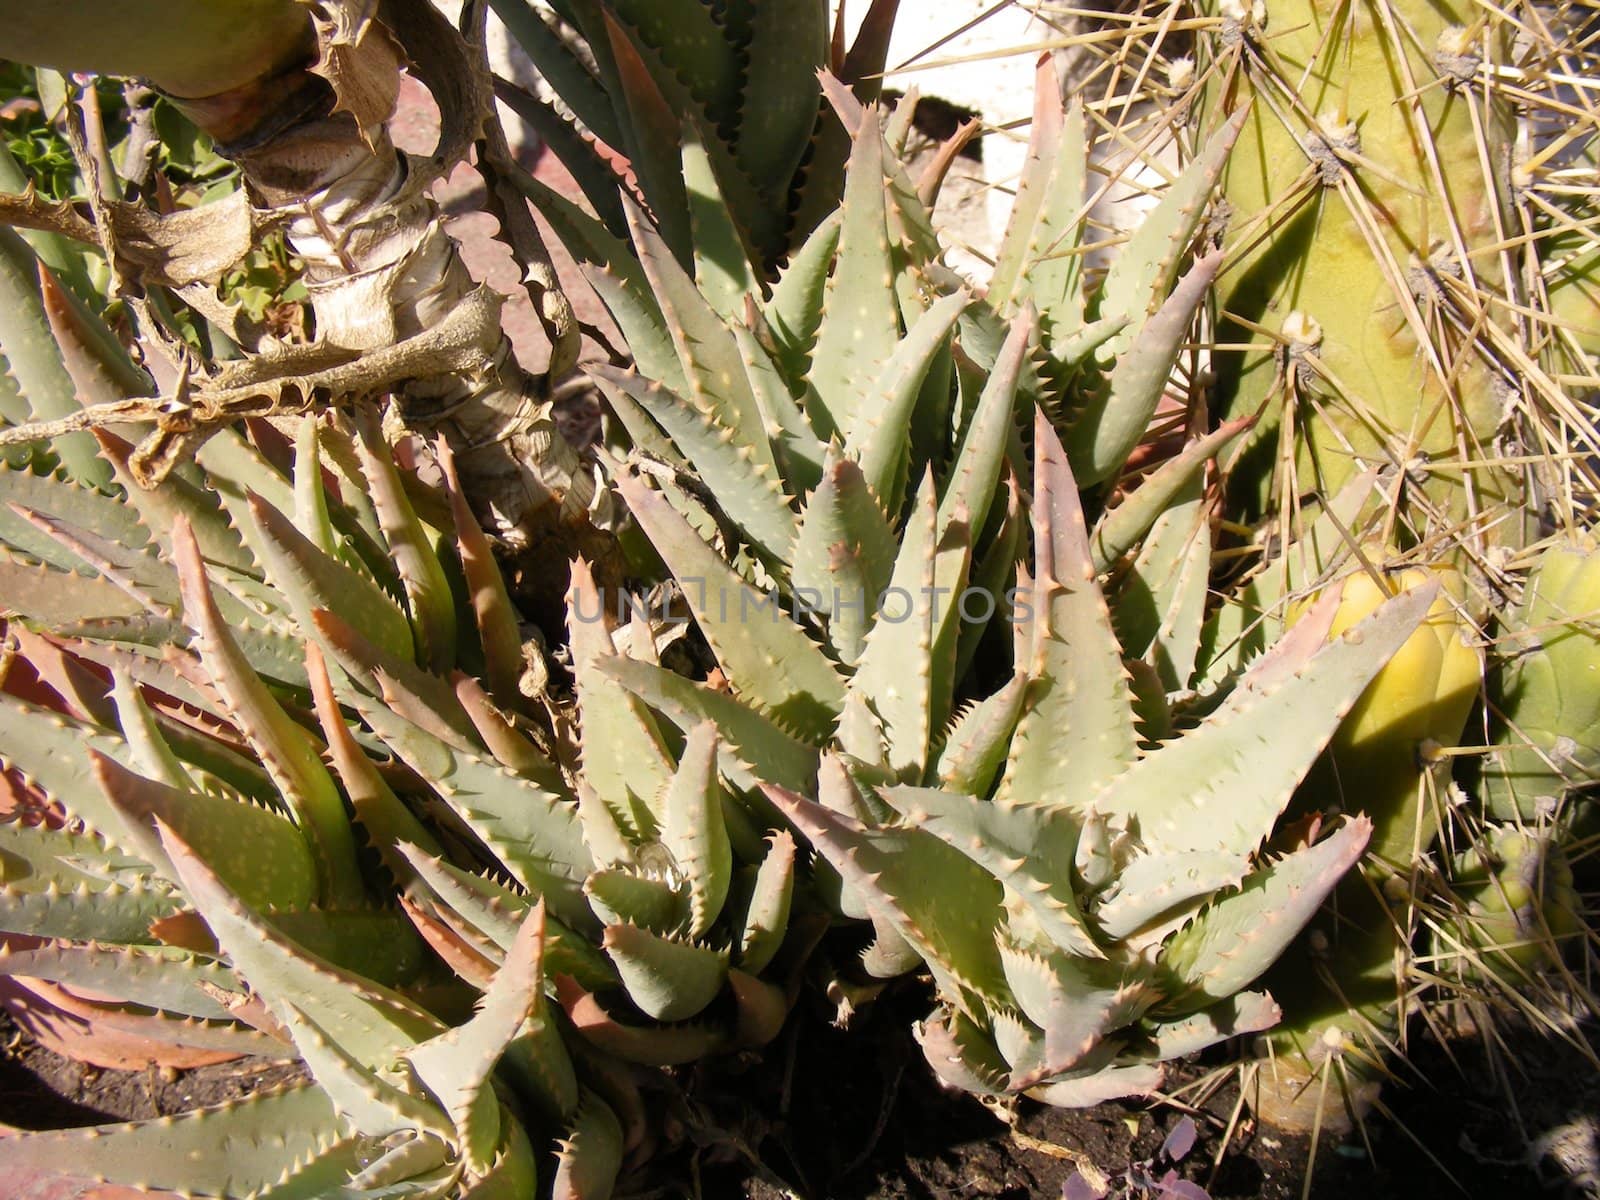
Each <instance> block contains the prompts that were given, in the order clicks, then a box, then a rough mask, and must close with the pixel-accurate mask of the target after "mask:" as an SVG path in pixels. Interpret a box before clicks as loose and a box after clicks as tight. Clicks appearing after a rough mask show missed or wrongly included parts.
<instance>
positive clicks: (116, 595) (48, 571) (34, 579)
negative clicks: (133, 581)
mask: <svg viewBox="0 0 1600 1200" xmlns="http://www.w3.org/2000/svg"><path fill="white" fill-rule="evenodd" d="M0 595H4V596H5V598H6V599H5V603H6V607H7V608H8V609H9V610H11V611H12V612H13V613H16V614H20V615H22V616H26V617H31V618H33V619H35V620H46V619H48V621H49V623H50V625H51V626H52V627H65V626H70V625H73V624H75V623H78V622H82V621H91V620H95V619H98V618H106V617H136V616H139V615H140V614H142V613H143V612H144V611H145V606H144V604H143V602H142V601H140V600H138V599H136V598H135V597H133V596H130V595H128V593H127V592H126V591H124V590H123V589H122V588H120V587H118V586H117V585H116V584H114V583H112V582H111V581H110V580H109V579H106V578H105V577H103V576H100V575H80V574H78V573H77V572H75V571H71V570H61V569H58V568H55V567H47V566H44V565H42V564H39V563H36V562H33V561H30V560H27V559H19V558H17V557H14V556H13V555H12V554H11V553H10V552H9V551H5V550H0ZM45 614H49V616H48V618H46V616H45Z"/></svg>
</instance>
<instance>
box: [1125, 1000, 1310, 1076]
mask: <svg viewBox="0 0 1600 1200" xmlns="http://www.w3.org/2000/svg"><path fill="white" fill-rule="evenodd" d="M1282 1019H1283V1010H1282V1009H1280V1008H1279V1007H1278V1005H1277V1002H1276V1001H1274V1000H1273V998H1272V997H1271V996H1269V995H1267V994H1266V993H1265V992H1240V993H1238V994H1237V995H1234V996H1228V997H1225V998H1224V999H1221V1000H1219V1001H1217V1002H1216V1003H1215V1004H1213V1005H1212V1006H1211V1007H1210V1008H1206V1009H1202V1010H1201V1011H1200V1012H1197V1013H1194V1014H1193V1015H1191V1016H1187V1017H1182V1018H1180V1019H1178V1020H1176V1021H1161V1022H1157V1023H1155V1024H1154V1025H1153V1026H1152V1027H1151V1028H1150V1030H1149V1033H1150V1037H1151V1039H1152V1040H1153V1041H1154V1042H1155V1046H1156V1053H1157V1054H1158V1055H1159V1056H1160V1057H1161V1058H1162V1059H1164V1060H1170V1059H1174V1058H1184V1057H1186V1056H1188V1055H1190V1054H1198V1053H1199V1052H1200V1051H1202V1050H1206V1049H1209V1048H1210V1047H1212V1046H1215V1045H1216V1044H1217V1043H1219V1042H1224V1041H1227V1040H1228V1039H1229V1038H1233V1037H1239V1036H1240V1035H1241V1034H1246V1033H1260V1032H1262V1031H1263V1030H1266V1029H1271V1028H1272V1027H1273V1026H1274V1025H1276V1024H1277V1023H1278V1022H1279V1021H1281V1020H1282Z"/></svg>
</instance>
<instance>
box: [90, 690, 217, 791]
mask: <svg viewBox="0 0 1600 1200" xmlns="http://www.w3.org/2000/svg"><path fill="white" fill-rule="evenodd" d="M110 688H112V699H114V702H115V706H117V725H118V726H120V728H122V734H123V738H126V739H128V749H130V752H131V755H133V762H134V765H136V768H138V770H139V771H141V773H142V774H146V776H147V778H150V779H154V781H155V782H160V784H166V786H168V787H176V789H181V790H190V792H192V790H197V789H195V786H194V779H190V778H189V773H187V771H186V770H184V765H182V763H181V762H179V760H178V755H176V754H173V750H171V747H170V746H168V744H166V741H165V739H163V738H162V731H160V726H158V725H157V722H155V715H154V714H152V712H150V709H149V706H147V704H146V702H144V698H142V696H139V690H138V685H134V682H133V677H131V675H130V674H128V672H126V670H122V669H118V670H114V672H112V677H110Z"/></svg>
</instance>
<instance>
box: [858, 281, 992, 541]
mask: <svg viewBox="0 0 1600 1200" xmlns="http://www.w3.org/2000/svg"><path fill="white" fill-rule="evenodd" d="M970 303H971V297H970V296H969V295H968V294H967V293H966V292H957V293H955V294H954V295H951V296H945V297H943V298H942V299H940V300H938V301H937V302H935V303H934V304H933V305H932V306H930V307H929V309H928V311H927V312H925V313H923V314H922V316H921V317H919V318H918V320H917V322H916V323H915V324H914V325H912V327H911V331H910V332H909V333H908V334H906V336H905V338H904V340H901V341H899V343H898V345H896V346H895V347H894V351H893V353H892V354H891V355H890V356H889V357H888V358H887V359H886V360H884V361H883V365H882V366H881V367H878V366H877V364H876V363H874V364H872V368H875V369H874V370H873V383H872V385H871V386H870V387H869V388H868V389H867V391H866V394H865V402H864V403H863V404H862V405H861V407H860V408H859V410H858V411H857V412H856V413H855V416H854V420H853V421H852V422H851V423H850V425H849V426H848V430H849V432H848V434H847V436H846V438H845V443H844V446H845V453H846V454H847V455H848V456H849V457H851V458H853V459H855V460H856V461H857V462H858V463H860V465H861V471H862V474H863V475H864V476H865V477H866V480H867V484H868V486H869V487H870V488H871V490H872V493H873V495H874V496H875V497H877V500H878V503H879V505H881V506H882V508H883V510H884V511H885V512H887V513H891V514H894V513H898V512H899V511H900V508H901V505H902V503H903V502H904V499H905V483H906V478H907V473H908V464H909V460H910V452H911V426H912V417H913V412H914V410H915V407H916V404H917V400H918V398H919V397H920V395H921V393H922V387H923V383H924V382H925V380H926V379H927V377H928V372H929V369H930V368H931V367H932V365H933V362H934V360H935V359H936V358H937V357H938V356H939V354H940V353H941V352H942V351H944V350H945V349H946V348H947V347H948V345H949V338H950V331H951V330H952V329H954V328H955V324H956V321H957V320H958V319H959V318H960V316H961V314H962V312H963V311H965V309H966V307H967V305H968V304H970ZM862 367H863V369H869V368H868V366H867V364H862Z"/></svg>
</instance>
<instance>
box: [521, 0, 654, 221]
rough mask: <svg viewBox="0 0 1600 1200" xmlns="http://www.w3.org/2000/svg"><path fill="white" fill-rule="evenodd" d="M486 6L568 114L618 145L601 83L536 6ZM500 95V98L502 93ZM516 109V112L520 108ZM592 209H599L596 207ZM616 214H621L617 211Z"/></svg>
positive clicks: (612, 115)
mask: <svg viewBox="0 0 1600 1200" xmlns="http://www.w3.org/2000/svg"><path fill="white" fill-rule="evenodd" d="M489 7H490V8H492V9H494V11H495V15H496V16H498V17H499V18H500V20H501V21H502V22H503V23H504V24H505V27H506V29H507V30H509V31H510V33H511V36H512V37H513V38H514V39H516V43H517V45H518V46H520V47H521V48H522V51H523V53H525V54H526V55H527V56H528V58H529V59H530V60H531V61H532V63H533V65H534V67H535V68H537V69H538V72H539V75H540V76H541V77H542V78H543V79H544V80H545V81H546V82H547V83H548V84H549V85H550V87H551V88H552V90H553V91H554V92H555V93H556V95H558V96H560V97H561V101H562V103H563V104H565V105H566V106H567V107H568V108H570V109H571V110H572V114H573V115H574V116H575V117H577V118H578V120H580V121H582V122H583V124H584V126H585V127H586V128H588V129H589V130H591V131H592V132H593V133H594V135H595V136H596V137H597V138H599V139H600V140H601V141H602V142H605V143H606V144H607V145H610V146H620V145H621V143H622V138H621V134H620V132H619V130H618V128H617V120H616V113H615V112H614V110H613V109H612V107H611V99H610V97H609V96H608V95H607V94H606V90H605V87H604V85H603V84H601V82H600V81H599V80H598V79H596V78H595V76H594V74H593V72H592V71H591V70H590V69H589V67H588V65H587V64H585V63H584V62H583V60H582V59H581V58H579V57H578V55H576V54H574V53H573V51H572V49H571V48H570V47H569V46H568V45H567V43H566V42H565V41H564V40H563V39H562V37H561V35H560V34H559V33H557V32H556V31H555V30H554V29H552V28H551V27H550V25H549V23H548V22H547V21H546V19H545V18H544V17H543V16H542V15H541V12H540V9H539V6H538V5H536V4H533V3H530V0H490V2H489ZM501 99H502V101H504V99H505V98H504V96H502V97H501ZM513 107H515V106H513ZM518 112H519V114H520V112H521V110H520V109H519V110H518ZM562 161H563V162H565V161H566V160H565V159H563V160H562ZM569 169H570V168H569ZM596 211H597V212H598V211H599V209H598V207H597V208H596ZM618 216H619V217H620V216H621V212H620V211H619V212H618ZM619 228H620V226H619Z"/></svg>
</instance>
